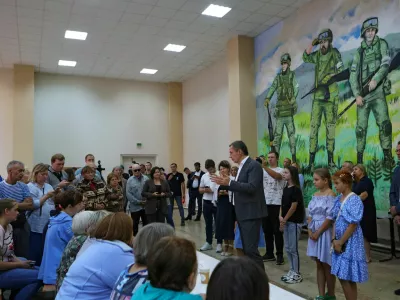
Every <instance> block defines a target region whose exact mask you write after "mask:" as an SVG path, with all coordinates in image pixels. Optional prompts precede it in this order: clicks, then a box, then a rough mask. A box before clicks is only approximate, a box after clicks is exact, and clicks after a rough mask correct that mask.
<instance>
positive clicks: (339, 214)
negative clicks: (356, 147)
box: [331, 171, 368, 300]
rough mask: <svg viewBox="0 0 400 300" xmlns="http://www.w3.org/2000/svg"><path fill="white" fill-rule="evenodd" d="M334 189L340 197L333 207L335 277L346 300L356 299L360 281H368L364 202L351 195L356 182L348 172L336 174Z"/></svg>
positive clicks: (334, 176) (333, 265)
mask: <svg viewBox="0 0 400 300" xmlns="http://www.w3.org/2000/svg"><path fill="white" fill-rule="evenodd" d="M333 182H334V185H335V189H336V191H337V192H338V193H340V195H339V196H338V197H337V198H336V200H335V204H334V206H333V208H332V217H333V220H335V224H334V230H333V233H334V236H333V238H332V248H333V249H332V250H333V251H332V268H331V269H332V274H333V275H335V276H336V277H337V278H339V280H340V283H341V285H342V288H343V292H344V295H345V297H346V300H356V299H357V282H359V283H361V282H365V281H367V280H368V266H367V262H366V261H365V250H364V238H363V233H362V229H361V226H360V221H361V219H362V217H363V210H364V207H363V203H362V201H361V199H360V197H359V196H357V195H356V194H354V193H352V191H351V185H352V182H353V179H352V177H351V174H350V173H348V172H346V171H338V172H336V173H335V175H333Z"/></svg>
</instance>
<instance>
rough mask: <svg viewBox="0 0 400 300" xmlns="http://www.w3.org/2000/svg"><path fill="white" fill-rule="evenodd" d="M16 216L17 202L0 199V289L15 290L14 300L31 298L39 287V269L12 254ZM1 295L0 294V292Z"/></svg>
mask: <svg viewBox="0 0 400 300" xmlns="http://www.w3.org/2000/svg"><path fill="white" fill-rule="evenodd" d="M17 216H18V203H17V201H15V200H12V199H1V200H0V289H8V290H16V291H17V293H16V294H14V293H13V295H14V296H15V298H14V299H15V300H25V299H31V298H32V296H33V295H35V294H36V292H37V290H38V289H39V287H40V281H39V280H38V279H37V278H38V273H39V271H38V270H37V269H34V268H33V266H34V264H35V262H34V261H29V260H26V259H19V258H17V257H16V256H15V254H14V241H13V228H12V226H11V224H10V223H11V222H14V221H15V220H16V219H17ZM0 297H1V294H0Z"/></svg>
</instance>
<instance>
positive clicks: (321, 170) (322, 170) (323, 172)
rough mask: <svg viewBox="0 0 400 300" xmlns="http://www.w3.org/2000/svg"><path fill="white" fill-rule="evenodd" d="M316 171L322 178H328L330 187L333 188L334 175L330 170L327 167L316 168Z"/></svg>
mask: <svg viewBox="0 0 400 300" xmlns="http://www.w3.org/2000/svg"><path fill="white" fill-rule="evenodd" d="M314 173H315V174H317V175H318V176H319V177H321V179H326V180H328V185H329V188H330V189H332V177H331V173H329V170H328V169H327V168H319V169H316V170H315V171H314Z"/></svg>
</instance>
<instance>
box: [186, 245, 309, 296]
mask: <svg viewBox="0 0 400 300" xmlns="http://www.w3.org/2000/svg"><path fill="white" fill-rule="evenodd" d="M197 260H198V263H199V266H200V265H202V266H206V267H209V268H210V273H212V272H213V271H214V269H215V267H216V266H217V265H218V263H219V260H217V259H215V258H213V257H211V256H208V255H205V254H203V253H201V252H199V251H197ZM206 291H207V285H206V284H202V283H201V279H200V276H197V283H196V286H195V288H194V290H193V291H192V294H205V293H206ZM269 294H270V297H269V299H270V300H282V299H285V300H305V299H304V298H301V297H299V296H297V295H295V294H292V293H290V292H288V291H286V290H284V289H282V288H280V287H277V286H276V285H273V284H271V283H270V284H269Z"/></svg>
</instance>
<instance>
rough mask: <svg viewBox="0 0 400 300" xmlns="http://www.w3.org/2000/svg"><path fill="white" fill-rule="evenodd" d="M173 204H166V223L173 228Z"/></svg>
mask: <svg viewBox="0 0 400 300" xmlns="http://www.w3.org/2000/svg"><path fill="white" fill-rule="evenodd" d="M172 211H173V206H172V205H171V204H168V214H167V223H168V224H169V225H171V226H172V228H174V229H175V224H174V219H173V218H172Z"/></svg>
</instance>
